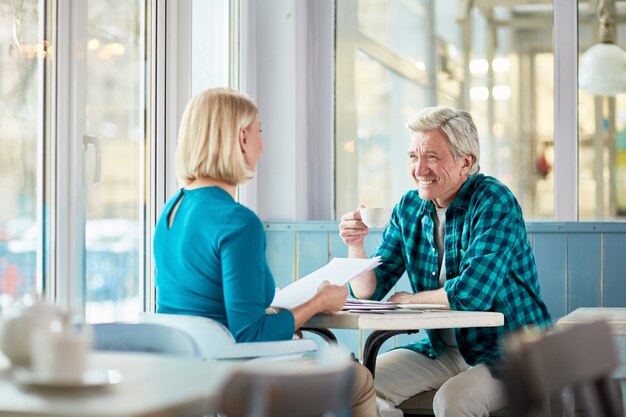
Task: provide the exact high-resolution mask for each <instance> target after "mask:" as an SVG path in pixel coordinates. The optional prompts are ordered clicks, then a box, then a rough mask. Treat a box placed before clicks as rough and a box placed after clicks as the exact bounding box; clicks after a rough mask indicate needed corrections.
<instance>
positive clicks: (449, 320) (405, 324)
mask: <svg viewBox="0 0 626 417" xmlns="http://www.w3.org/2000/svg"><path fill="white" fill-rule="evenodd" d="M503 324H504V315H503V314H502V313H495V312H488V311H452V310H428V311H411V312H402V313H395V314H394V313H393V312H386V313H384V314H380V313H355V312H346V311H341V312H339V313H337V314H320V315H317V316H314V317H312V318H311V319H310V320H309V321H307V322H306V324H305V327H316V328H326V329H357V330H410V329H416V330H417V329H451V328H460V327H497V326H502V325H503Z"/></svg>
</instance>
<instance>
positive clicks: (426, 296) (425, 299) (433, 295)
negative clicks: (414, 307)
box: [389, 288, 450, 307]
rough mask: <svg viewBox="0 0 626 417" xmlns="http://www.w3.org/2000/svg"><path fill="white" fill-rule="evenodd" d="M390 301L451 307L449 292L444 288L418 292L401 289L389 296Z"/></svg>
mask: <svg viewBox="0 0 626 417" xmlns="http://www.w3.org/2000/svg"><path fill="white" fill-rule="evenodd" d="M389 301H391V302H392V303H400V304H444V305H445V306H446V307H450V303H449V301H448V294H447V293H446V292H445V291H444V289H443V288H439V289H438V290H431V291H422V292H418V293H417V294H412V293H409V292H406V291H400V292H397V293H395V294H394V295H392V296H391V297H389Z"/></svg>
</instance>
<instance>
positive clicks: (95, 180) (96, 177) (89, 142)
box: [83, 135, 102, 185]
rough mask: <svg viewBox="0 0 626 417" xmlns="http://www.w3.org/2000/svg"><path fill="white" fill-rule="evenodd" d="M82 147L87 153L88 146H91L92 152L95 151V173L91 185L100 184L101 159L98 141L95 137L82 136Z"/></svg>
mask: <svg viewBox="0 0 626 417" xmlns="http://www.w3.org/2000/svg"><path fill="white" fill-rule="evenodd" d="M83 145H84V147H85V148H84V151H85V152H87V147H88V146H89V145H93V147H94V150H95V151H96V172H95V173H94V174H93V182H92V184H93V185H97V184H100V172H101V168H102V166H101V162H102V157H101V153H100V139H99V138H97V137H95V136H89V135H83Z"/></svg>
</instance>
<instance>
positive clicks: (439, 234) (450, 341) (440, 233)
mask: <svg viewBox="0 0 626 417" xmlns="http://www.w3.org/2000/svg"><path fill="white" fill-rule="evenodd" d="M445 240H446V209H445V208H437V217H436V218H435V244H436V245H437V256H438V257H439V259H438V260H437V261H438V262H439V288H442V287H443V284H444V283H445V282H446V263H445V246H444V242H445ZM437 332H438V333H439V337H441V339H442V340H443V341H444V342H445V343H446V345H448V346H457V343H456V338H455V337H454V330H452V329H442V330H438V331H437Z"/></svg>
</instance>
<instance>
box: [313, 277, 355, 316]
mask: <svg viewBox="0 0 626 417" xmlns="http://www.w3.org/2000/svg"><path fill="white" fill-rule="evenodd" d="M315 297H319V299H320V307H321V310H320V313H327V314H335V313H336V312H338V311H341V310H342V309H343V306H344V304H345V303H346V299H347V298H348V289H347V288H346V287H344V286H340V285H332V284H329V283H328V281H324V282H322V284H321V285H320V287H319V288H318V290H317V294H316V295H315Z"/></svg>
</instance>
